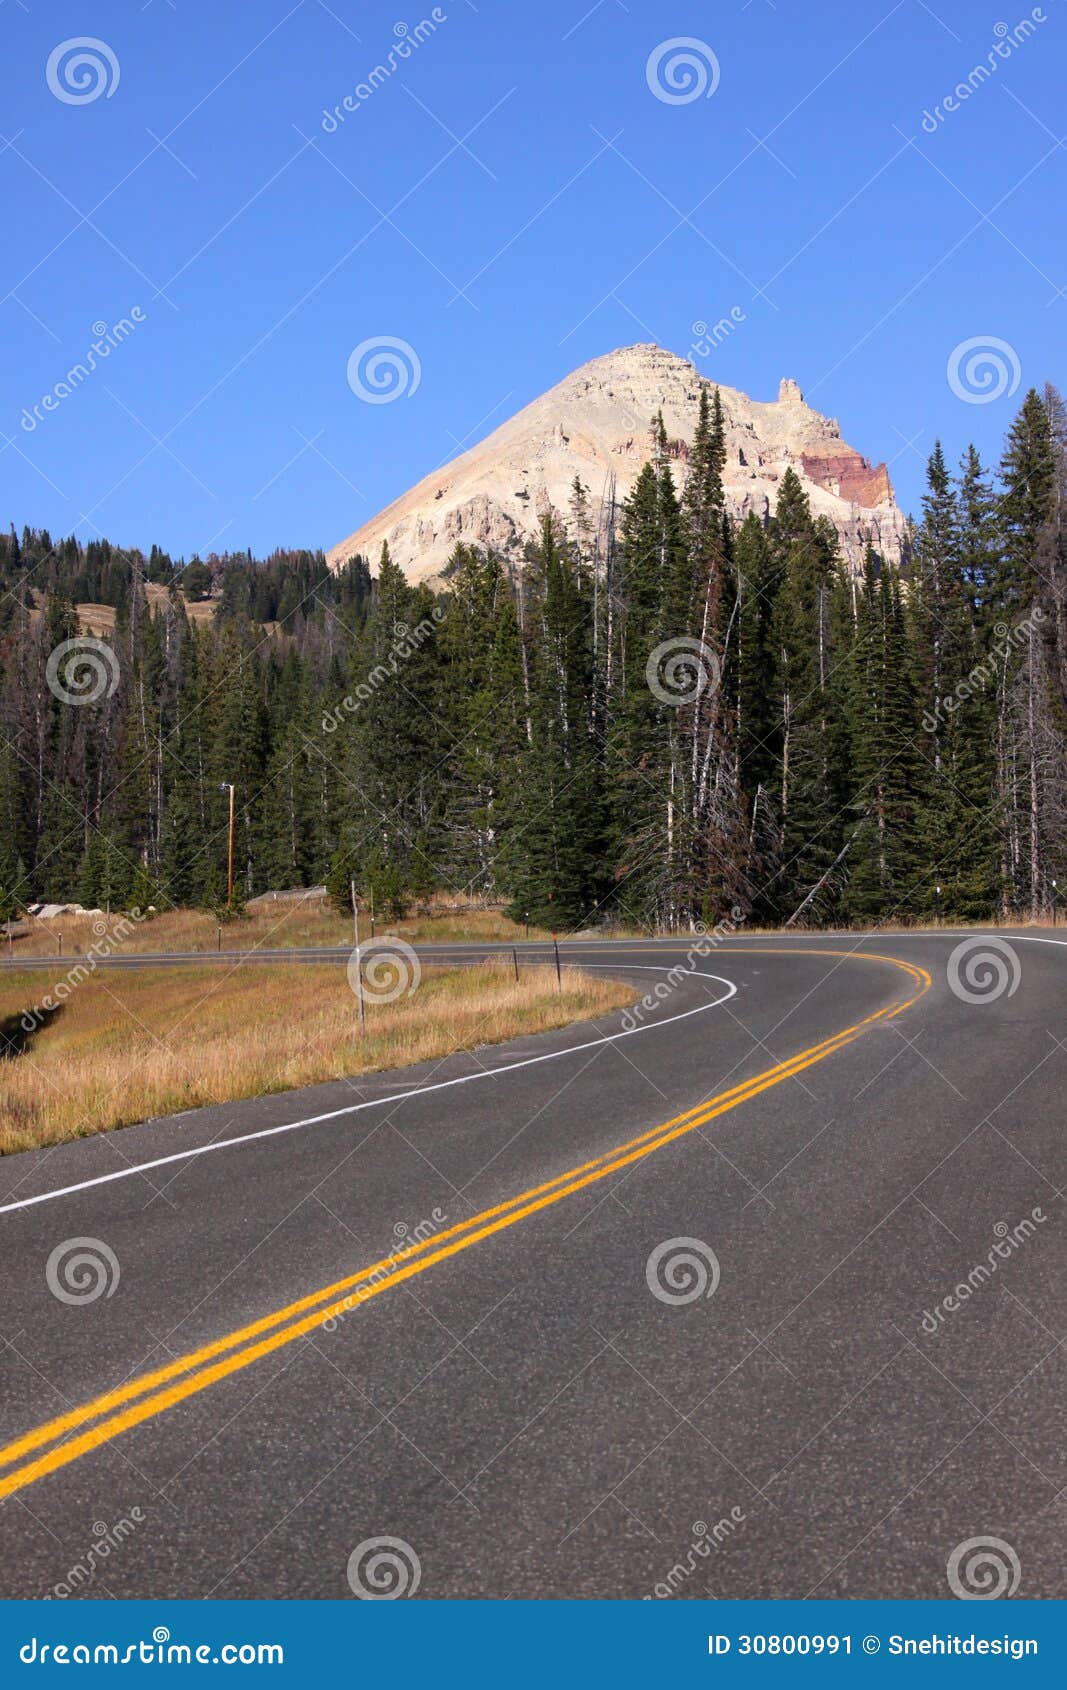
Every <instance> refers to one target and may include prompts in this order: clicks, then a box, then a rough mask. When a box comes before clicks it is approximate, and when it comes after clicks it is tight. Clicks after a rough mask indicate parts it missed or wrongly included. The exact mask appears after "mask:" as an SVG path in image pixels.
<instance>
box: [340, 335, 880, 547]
mask: <svg viewBox="0 0 1067 1690" xmlns="http://www.w3.org/2000/svg"><path fill="white" fill-rule="evenodd" d="M705 381H706V378H705V377H703V376H702V375H701V374H700V373H699V372H698V371H697V370H696V369H695V368H694V367H693V365H692V364H690V363H687V362H686V360H685V359H684V358H679V357H677V356H676V355H675V354H674V353H673V352H666V351H664V350H663V348H662V347H659V346H625V347H623V348H621V349H620V350H619V351H617V352H609V353H606V354H605V356H604V357H602V358H594V359H593V361H592V362H591V363H589V364H583V365H582V367H581V368H580V369H578V370H575V371H574V373H573V374H572V375H569V376H567V377H566V378H565V380H563V381H561V382H560V383H559V384H558V385H557V386H556V387H553V388H550V389H549V391H548V392H547V393H545V394H542V396H541V398H540V399H535V400H534V401H533V403H532V404H530V405H527V406H525V408H524V409H523V410H521V411H519V412H517V413H516V415H515V416H513V417H512V418H511V419H510V421H508V422H506V423H504V424H502V426H501V427H500V428H498V429H496V430H495V431H494V432H493V433H492V434H490V435H489V436H488V437H487V438H486V439H485V440H483V441H482V442H481V443H480V444H479V445H477V446H474V447H472V448H471V450H470V451H468V452H464V453H463V455H462V456H461V457H458V458H455V459H453V460H452V462H451V463H448V464H446V465H445V466H444V468H442V469H440V470H436V471H435V472H434V473H433V474H432V475H428V476H427V477H426V478H425V480H423V481H420V482H419V483H418V485H417V486H415V487H413V488H411V490H410V491H409V492H407V493H405V494H404V495H403V496H402V497H401V498H399V499H396V500H394V501H393V503H392V504H391V505H388V506H386V508H385V509H384V510H383V511H380V512H379V513H378V515H377V516H376V517H373V518H372V519H371V521H369V522H366V523H364V525H363V526H362V528H358V529H357V530H356V532H355V533H354V534H351V535H349V537H348V539H347V540H343V541H342V542H341V544H340V545H338V546H335V547H334V548H333V550H332V551H331V552H329V554H328V558H327V561H328V562H329V563H330V565H331V567H333V568H339V567H340V565H341V564H342V563H344V562H345V560H346V559H347V558H350V557H352V556H354V555H355V554H356V553H357V552H360V553H362V554H363V555H364V556H366V557H367V558H368V559H369V560H370V562H371V563H374V562H376V560H377V557H378V554H379V552H380V550H381V546H382V542H383V540H385V541H388V544H389V551H390V553H391V555H392V557H393V558H394V560H395V561H396V562H397V563H399V564H400V565H401V567H402V568H403V569H404V570H405V572H406V573H407V575H408V577H409V579H411V580H412V581H422V580H426V579H429V578H432V577H435V576H439V575H440V574H441V572H442V571H443V570H444V568H445V565H446V564H447V562H448V560H449V557H450V556H451V553H452V550H453V548H454V547H455V546H456V544H457V543H459V542H462V543H464V544H466V545H474V546H481V547H485V548H492V549H493V550H495V551H497V552H499V553H500V554H501V555H502V556H504V557H505V558H509V559H512V560H514V561H516V562H519V561H521V555H522V547H523V544H524V542H525V541H526V540H527V539H528V538H531V537H533V536H534V535H536V533H537V531H538V529H539V528H540V524H541V518H542V517H543V516H544V515H545V513H546V512H548V511H550V510H554V511H556V512H557V513H559V515H560V517H561V518H562V520H563V521H564V522H566V521H567V518H568V514H569V511H570V501H571V488H572V484H573V481H574V477H575V475H577V476H579V477H580V479H581V481H582V484H583V485H584V486H585V487H586V489H587V491H588V494H589V499H590V503H591V504H592V506H593V509H594V511H597V510H599V511H600V513H601V517H602V516H603V512H604V510H605V509H606V508H610V502H611V499H612V496H613V495H614V497H615V499H616V500H617V501H619V502H621V501H622V500H623V499H624V498H625V497H626V495H627V494H628V493H629V492H630V489H631V488H632V486H633V484H634V482H635V481H636V479H637V476H638V474H639V473H640V470H641V468H642V466H643V465H644V464H645V462H646V461H647V459H648V458H649V456H650V437H649V425H650V422H651V419H652V417H653V416H654V415H655V413H656V412H657V411H662V413H663V420H664V423H665V425H666V429H667V434H668V438H669V440H670V450H671V454H672V456H673V457H674V459H675V460H676V465H677V476H676V479H677V483H678V489H679V491H681V488H682V486H683V485H684V481H685V474H686V464H687V461H688V456H689V447H690V443H691V441H692V437H693V428H694V426H695V423H696V416H697V402H698V398H699V394H700V388H701V385H702V383H704V382H705ZM719 390H720V393H721V395H722V403H723V409H724V412H725V416H726V444H727V461H726V469H725V473H724V482H725V488H726V500H727V506H728V508H729V510H730V512H731V513H732V515H734V516H735V517H737V518H738V519H742V518H744V517H745V516H746V515H747V514H748V512H749V511H755V513H756V515H757V516H758V517H759V518H760V519H761V520H765V519H766V518H767V517H768V516H769V515H770V513H771V512H772V511H773V509H774V502H775V498H776V496H777V489H778V484H779V482H780V481H781V478H782V476H783V474H784V473H785V471H786V469H787V468H789V467H790V466H792V468H793V469H794V470H795V471H796V473H797V475H799V476H800V478H801V481H802V482H803V484H804V487H805V490H806V492H807V494H808V497H809V499H810V501H811V506H812V510H813V511H814V513H815V514H816V515H820V514H823V515H826V516H828V517H829V518H830V520H831V521H832V522H833V524H834V526H835V527H836V529H837V531H838V533H839V535H840V536H841V545H842V550H843V553H844V555H845V556H846V557H847V559H848V561H849V564H850V565H851V567H852V568H853V569H855V570H858V569H860V568H861V567H862V563H863V554H864V550H865V548H866V546H867V545H868V544H870V545H872V546H873V547H874V548H875V550H876V551H877V552H879V553H880V554H881V555H882V556H883V557H884V558H885V559H886V560H887V561H890V562H892V563H899V562H900V561H901V560H902V557H903V554H904V550H905V544H906V524H905V519H904V515H903V513H902V511H901V510H900V508H899V506H898V505H897V503H896V500H895V498H894V496H893V489H892V486H891V485H890V481H889V475H888V472H887V470H886V467H885V465H884V464H876V465H872V464H871V463H869V462H868V460H867V459H866V458H864V457H861V456H860V454H859V452H857V451H855V450H854V448H853V447H851V446H848V445H846V444H845V442H844V441H843V440H842V438H841V431H840V429H839V427H838V425H837V422H836V421H835V420H834V419H833V418H830V417H824V416H822V415H821V413H820V412H818V411H814V410H812V409H811V407H810V406H808V405H806V404H805V403H804V399H803V395H802V394H801V392H800V389H799V387H798V386H797V384H796V382H795V381H790V380H785V381H783V382H782V384H781V387H780V389H779V392H778V398H777V400H774V401H771V402H764V401H761V400H758V399H750V398H749V397H748V395H747V394H745V393H740V392H738V391H737V390H736V389H735V388H732V387H722V386H720V389H719Z"/></svg>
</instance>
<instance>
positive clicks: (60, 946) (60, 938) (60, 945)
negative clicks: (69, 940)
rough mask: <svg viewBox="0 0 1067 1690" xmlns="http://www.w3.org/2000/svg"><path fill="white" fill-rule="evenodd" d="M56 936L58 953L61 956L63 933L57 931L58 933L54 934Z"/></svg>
mask: <svg viewBox="0 0 1067 1690" xmlns="http://www.w3.org/2000/svg"><path fill="white" fill-rule="evenodd" d="M56 937H57V938H58V940H59V954H60V956H62V955H63V935H62V933H59V934H57V935H56Z"/></svg>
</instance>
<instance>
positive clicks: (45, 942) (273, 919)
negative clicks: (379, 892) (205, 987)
mask: <svg viewBox="0 0 1067 1690" xmlns="http://www.w3.org/2000/svg"><path fill="white" fill-rule="evenodd" d="M434 912H435V913H434V914H432V915H424V916H420V915H418V914H417V913H413V914H412V915H411V916H410V917H408V918H407V919H406V920H404V921H388V922H384V921H379V922H378V923H377V926H376V933H377V936H378V937H381V936H382V935H383V934H384V933H387V932H388V933H394V934H396V935H397V936H398V937H399V938H401V939H406V940H407V941H408V943H409V944H412V945H420V944H429V943H432V942H433V941H435V940H446V941H449V940H461V939H474V940H483V941H485V942H491V941H494V940H505V941H507V940H512V941H514V940H520V939H522V938H524V937H525V929H524V928H523V927H522V926H520V925H517V924H516V923H515V922H513V921H509V920H508V918H507V916H506V915H504V914H503V912H502V911H500V910H487V909H483V908H480V907H479V906H477V905H474V904H463V903H457V904H456V905H455V907H454V908H453V909H447V907H445V906H444V905H443V904H442V903H441V902H438V903H435V904H434ZM103 920H104V918H103V917H100V918H96V919H94V918H93V917H91V916H70V915H64V916H56V917H55V918H54V919H53V920H51V921H34V920H30V921H29V922H23V923H20V924H19V925H20V926H26V927H28V931H27V932H25V933H21V934H16V935H15V937H14V938H13V940H12V944H11V948H10V955H11V956H12V957H13V958H14V959H15V960H17V959H18V958H19V957H20V956H57V955H59V954H60V953H59V942H60V936H62V943H63V950H62V955H63V956H64V957H73V956H82V955H84V954H85V952H86V951H87V950H88V949H89V948H90V946H92V945H97V946H100V947H102V949H104V950H106V951H107V953H108V954H109V955H110V954H112V949H113V948H114V950H115V951H116V952H127V951H129V952H134V951H149V952H155V953H157V954H158V953H160V952H169V951H215V950H217V949H218V943H219V933H218V928H219V924H218V922H217V921H216V919H215V917H214V916H213V915H211V914H210V913H209V912H207V911H205V910H170V911H164V912H163V913H162V914H160V915H156V916H153V917H152V918H151V920H149V921H141V922H133V921H127V923H126V927H122V928H121V930H120V931H121V932H122V934H124V937H122V938H121V942H120V943H118V944H117V945H116V946H114V947H112V945H111V942H110V940H109V939H108V938H107V935H106V933H104V931H103V928H102V924H103ZM121 922H122V917H121V916H118V915H116V916H114V917H113V918H112V919H111V920H110V921H109V922H107V924H106V927H107V933H114V932H115V931H116V929H119V926H120V923H121ZM127 927H128V929H129V931H128V932H127V931H126V928H127ZM529 936H530V938H531V939H539V938H540V939H543V938H546V937H547V934H546V933H545V931H544V930H543V929H542V928H539V927H531V928H530V933H529ZM360 937H361V938H362V939H363V941H364V942H366V941H367V940H369V938H370V921H369V919H368V917H367V915H366V913H365V912H363V913H361V915H360ZM351 943H352V918H351V916H344V915H340V914H338V912H337V911H336V910H333V909H331V908H330V906H329V905H328V904H326V903H324V902H315V903H311V902H308V903H292V904H290V903H286V902H283V901H282V900H280V899H279V901H278V902H277V903H276V904H265V905H258V906H256V907H255V908H253V909H252V910H250V912H249V913H248V914H247V915H243V916H239V917H237V918H236V919H235V920H233V921H228V922H225V923H224V924H223V928H222V949H223V950H224V951H252V950H275V949H282V948H283V947H284V948H285V949H287V950H291V949H293V948H297V949H299V948H301V947H302V946H305V945H351ZM8 954H9V951H8V946H7V942H6V940H5V941H3V949H2V950H0V955H3V956H5V957H6V956H7V955H8Z"/></svg>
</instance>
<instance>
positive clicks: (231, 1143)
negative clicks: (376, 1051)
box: [0, 963, 737, 1215]
mask: <svg viewBox="0 0 1067 1690" xmlns="http://www.w3.org/2000/svg"><path fill="white" fill-rule="evenodd" d="M584 966H585V967H587V968H590V969H593V968H599V969H607V970H610V969H611V968H612V967H613V966H618V965H617V964H614V965H613V964H612V963H586V964H585V965H584ZM624 966H626V967H627V968H629V969H631V970H632V971H634V972H637V971H640V972H641V973H642V974H646V973H647V974H671V973H673V969H671V968H660V967H654V966H652V965H651V964H648V963H627V964H625V965H624ZM675 966H677V964H676V965H675ZM685 972H686V973H690V974H693V975H694V976H695V977H696V978H697V979H699V980H717V981H718V983H719V985H720V986H726V987H727V988H728V990H727V991H726V992H725V993H724V994H723V996H722V997H721V998H715V999H714V1001H713V1002H712V1003H702V1004H698V1005H697V1007H696V1009H686V1010H683V1011H682V1012H681V1014H679V1015H670V1016H668V1017H667V1018H666V1019H665V1020H663V1021H653V1022H651V1023H650V1024H649V1025H648V1026H647V1027H630V1028H628V1029H626V1030H624V1031H623V1032H620V1033H605V1034H604V1036H603V1037H602V1038H599V1039H587V1040H586V1041H585V1043H584V1044H580V1045H570V1046H569V1047H568V1048H567V1049H566V1050H550V1051H546V1052H545V1053H544V1055H542V1056H526V1057H524V1058H523V1059H522V1061H521V1062H508V1063H505V1064H503V1065H502V1066H501V1067H499V1068H487V1069H482V1070H480V1071H479V1072H478V1073H476V1074H460V1075H458V1076H457V1077H456V1078H455V1079H452V1080H437V1081H435V1083H434V1084H433V1085H429V1086H415V1087H413V1088H412V1090H411V1091H398V1092H394V1093H392V1095H391V1096H389V1097H374V1098H368V1099H367V1100H366V1101H365V1102H363V1103H350V1104H348V1105H346V1107H345V1108H344V1109H331V1110H329V1111H327V1113H326V1114H324V1115H308V1116H307V1117H306V1118H305V1119H303V1120H301V1121H283V1122H282V1123H281V1125H280V1126H277V1127H263V1128H261V1129H260V1131H259V1132H254V1133H242V1134H241V1135H240V1136H239V1137H238V1138H223V1139H218V1140H216V1141H215V1142H214V1143H212V1144H201V1145H195V1146H193V1147H192V1148H191V1149H189V1150H176V1151H174V1152H173V1154H172V1155H170V1156H157V1157H156V1159H155V1160H154V1161H152V1162H138V1163H136V1164H135V1165H134V1166H133V1167H130V1168H116V1169H115V1171H114V1172H113V1173H110V1174H98V1175H97V1176H96V1178H95V1179H86V1180H81V1181H80V1182H79V1183H78V1184H77V1185H63V1186H60V1187H59V1188H58V1189H57V1190H56V1191H42V1192H40V1193H38V1195H37V1196H36V1197H20V1198H19V1200H18V1202H16V1203H4V1204H0V1215H9V1214H11V1213H12V1212H13V1211H14V1210H16V1209H30V1208H32V1207H33V1206H34V1204H36V1203H50V1202H52V1201H53V1200H54V1199H55V1198H57V1197H70V1196H72V1195H73V1194H74V1193H75V1192H77V1191H88V1190H89V1189H90V1188H91V1187H92V1186H94V1185H109V1184H110V1183H111V1181H112V1180H117V1179H129V1178H130V1177H131V1176H132V1175H133V1174H144V1173H147V1172H148V1170H149V1169H150V1168H165V1167H166V1166H167V1165H168V1164H169V1163H171V1162H185V1161H188V1160H189V1159H190V1158H192V1157H193V1156H207V1155H209V1154H210V1152H211V1151H214V1150H232V1149H233V1148H234V1147H235V1146H236V1145H239V1144H252V1143H254V1142H255V1141H256V1140H257V1139H263V1138H274V1137H276V1136H277V1135H278V1134H279V1133H291V1132H296V1130H297V1129H298V1128H299V1127H314V1126H319V1125H320V1124H321V1123H322V1122H323V1121H336V1120H337V1119H338V1118H339V1117H340V1116H342V1115H356V1114H358V1113H359V1112H360V1110H362V1109H383V1108H386V1107H388V1106H389V1105H390V1104H393V1103H404V1102H405V1101H406V1100H407V1099H408V1098H412V1097H426V1096H428V1095H429V1093H430V1092H434V1091H445V1090H446V1089H447V1088H448V1087H449V1086H465V1085H468V1084H469V1083H470V1081H472V1080H493V1079H496V1078H497V1076H498V1075H500V1074H512V1073H514V1072H515V1070H516V1069H517V1068H532V1067H533V1066H534V1064H535V1063H538V1062H558V1061H559V1060H560V1059H561V1058H562V1057H565V1056H576V1055H577V1054H578V1053H579V1051H583V1050H593V1049H595V1047H596V1046H597V1045H609V1044H614V1043H615V1041H616V1040H617V1039H629V1038H632V1037H633V1036H634V1035H635V1034H637V1033H655V1032H658V1031H659V1030H660V1029H661V1028H663V1027H669V1026H671V1025H672V1024H673V1023H674V1022H676V1021H685V1020H687V1019H688V1018H689V1016H690V1015H706V1014H707V1012H708V1010H709V1009H717V1008H718V1007H719V1005H720V1004H724V1003H728V1002H729V1001H730V999H731V998H734V997H736V996H737V986H736V985H735V984H734V982H733V981H732V980H727V979H725V978H724V977H723V976H722V975H721V974H702V973H700V972H699V971H698V970H696V969H687V970H686V971H685ZM572 1025H573V1023H572ZM455 1054H456V1055H457V1056H459V1055H463V1054H464V1053H463V1052H461V1051H457V1052H455ZM327 1083H328V1082H327ZM236 1101H248V1100H247V1099H238V1100H236ZM207 1107H209V1108H210V1107H218V1105H214V1106H213V1105H207ZM223 1107H225V1106H224V1105H223Z"/></svg>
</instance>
